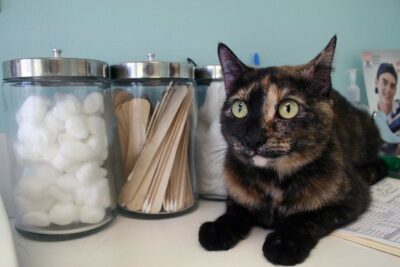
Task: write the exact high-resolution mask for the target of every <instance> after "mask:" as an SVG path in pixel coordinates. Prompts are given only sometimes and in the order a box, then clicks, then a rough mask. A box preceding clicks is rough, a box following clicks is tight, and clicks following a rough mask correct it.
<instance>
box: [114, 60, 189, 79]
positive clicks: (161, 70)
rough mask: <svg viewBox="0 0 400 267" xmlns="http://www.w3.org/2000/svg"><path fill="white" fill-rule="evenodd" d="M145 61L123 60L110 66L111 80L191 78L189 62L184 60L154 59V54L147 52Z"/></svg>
mask: <svg viewBox="0 0 400 267" xmlns="http://www.w3.org/2000/svg"><path fill="white" fill-rule="evenodd" d="M147 56H148V60H147V61H140V62H125V63H120V64H117V65H111V66H110V76H111V79H112V80H127V79H159V78H182V79H193V77H194V71H193V66H192V65H191V64H188V63H185V62H165V61H155V59H154V58H155V55H154V54H151V53H149V54H147Z"/></svg>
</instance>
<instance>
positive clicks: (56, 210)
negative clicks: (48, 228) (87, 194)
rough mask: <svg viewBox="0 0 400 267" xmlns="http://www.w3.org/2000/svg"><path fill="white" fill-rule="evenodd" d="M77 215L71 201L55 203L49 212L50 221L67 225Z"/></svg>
mask: <svg viewBox="0 0 400 267" xmlns="http://www.w3.org/2000/svg"><path fill="white" fill-rule="evenodd" d="M76 217H77V208H76V207H75V205H74V204H72V203H58V204H55V205H54V206H53V207H52V208H51V209H50V212H49V220H50V222H52V223H54V224H58V225H67V224H71V223H73V222H74V220H75V218H76Z"/></svg>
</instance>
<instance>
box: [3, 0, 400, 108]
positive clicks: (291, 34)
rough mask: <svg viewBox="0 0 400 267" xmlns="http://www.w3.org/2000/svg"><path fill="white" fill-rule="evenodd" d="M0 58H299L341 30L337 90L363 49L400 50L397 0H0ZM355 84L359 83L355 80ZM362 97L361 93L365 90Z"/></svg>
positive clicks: (201, 60)
mask: <svg viewBox="0 0 400 267" xmlns="http://www.w3.org/2000/svg"><path fill="white" fill-rule="evenodd" d="M0 2H1V11H0V61H4V60H7V59H12V58H20V57H43V56H49V55H50V52H51V49H52V48H54V47H60V48H62V49H63V50H64V56H66V57H85V58H94V59H101V60H105V61H107V62H109V63H111V64H112V63H118V62H121V61H127V60H144V59H146V56H145V55H146V53H147V52H154V53H156V54H157V58H158V59H159V60H174V61H175V60H176V61H180V60H185V59H186V57H191V58H193V59H194V60H195V61H197V62H198V63H199V64H200V65H203V64H211V63H217V55H216V46H217V43H218V42H220V41H223V42H225V43H226V44H228V45H229V46H230V47H231V48H232V49H233V50H234V51H235V52H236V53H237V54H238V55H239V57H241V58H242V59H243V61H244V62H245V63H250V62H251V55H252V53H253V52H255V51H258V52H259V53H260V56H261V63H262V65H275V64H298V63H304V62H306V61H308V60H309V59H311V58H312V57H313V56H314V55H316V54H317V53H318V52H319V51H320V50H321V49H322V48H323V47H324V46H325V44H326V43H327V42H328V41H329V39H330V38H331V37H332V36H333V35H334V34H337V35H338V46H337V54H336V72H335V73H334V86H335V87H336V88H337V89H339V90H340V91H342V92H343V89H344V88H345V86H346V85H347V81H348V79H347V75H346V70H348V69H349V68H353V67H356V68H360V67H361V64H360V59H359V55H360V53H361V51H363V50H366V49H389V48H400V1H399V0H385V1H376V0H364V1H362V0H354V1H351V0H332V1H328V0H326V1H321V0H301V1H300V0H299V1H295V0H269V1H267V0H253V1H251V0H247V1H239V0H238V1H233V0H231V1H228V0H220V1H217V0H202V1H190V0H169V1H165V0H164V1H163V0H151V1H150V0H147V1H146V0H143V1H129V0H114V1H110V0H107V1H106V0H63V1H61V0H52V1H51V0H0ZM358 83H359V84H360V85H361V86H362V87H363V80H362V76H361V75H359V76H358ZM363 99H364V101H365V95H364V93H363Z"/></svg>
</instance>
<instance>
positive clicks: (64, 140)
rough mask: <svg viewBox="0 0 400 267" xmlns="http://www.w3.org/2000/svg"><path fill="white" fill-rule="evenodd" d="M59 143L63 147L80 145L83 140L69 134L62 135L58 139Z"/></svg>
mask: <svg viewBox="0 0 400 267" xmlns="http://www.w3.org/2000/svg"><path fill="white" fill-rule="evenodd" d="M57 142H58V143H59V144H60V145H61V144H65V143H79V142H81V140H80V139H79V138H77V137H75V136H73V135H70V134H68V133H60V134H59V135H58V137H57Z"/></svg>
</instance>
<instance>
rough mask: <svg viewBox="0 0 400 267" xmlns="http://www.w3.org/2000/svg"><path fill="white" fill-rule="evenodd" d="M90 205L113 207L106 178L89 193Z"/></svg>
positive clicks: (100, 180)
mask: <svg viewBox="0 0 400 267" xmlns="http://www.w3.org/2000/svg"><path fill="white" fill-rule="evenodd" d="M88 193H89V194H88V202H87V204H89V205H93V206H95V205H100V206H102V207H104V208H107V207H109V206H110V205H111V196H110V187H109V185H108V180H107V179H106V178H101V179H99V180H98V181H97V182H96V183H95V184H94V185H93V186H92V187H91V188H90V190H89V192H88Z"/></svg>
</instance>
